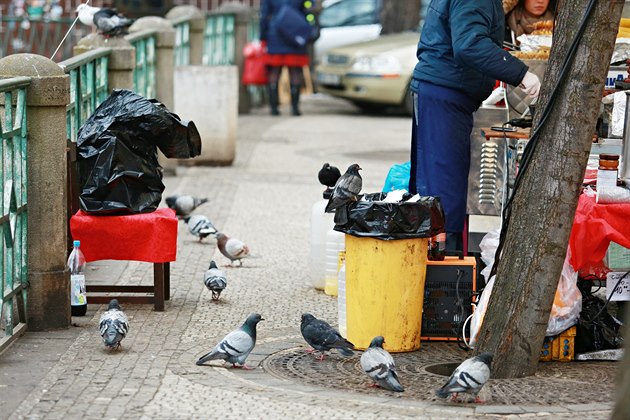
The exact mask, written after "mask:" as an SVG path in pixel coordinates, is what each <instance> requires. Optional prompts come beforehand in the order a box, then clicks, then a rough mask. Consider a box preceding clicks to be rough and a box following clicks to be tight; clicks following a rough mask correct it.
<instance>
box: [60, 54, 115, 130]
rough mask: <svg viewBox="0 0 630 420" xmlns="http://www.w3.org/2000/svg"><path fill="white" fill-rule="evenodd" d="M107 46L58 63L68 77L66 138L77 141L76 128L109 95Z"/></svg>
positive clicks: (77, 128)
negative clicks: (68, 100) (68, 95)
mask: <svg viewBox="0 0 630 420" xmlns="http://www.w3.org/2000/svg"><path fill="white" fill-rule="evenodd" d="M110 53H111V48H97V49H94V50H92V51H88V52H85V53H83V54H79V55H77V56H76V57H73V58H70V59H68V60H65V61H63V62H61V63H59V65H60V66H61V67H62V68H63V69H64V71H65V72H66V73H67V74H68V75H69V76H70V103H69V104H68V106H67V107H66V130H67V133H68V138H69V139H70V140H72V141H73V142H74V141H76V140H77V133H78V132H79V128H80V127H81V125H82V124H83V123H84V122H85V120H87V119H88V117H89V116H90V115H92V113H93V112H94V110H95V109H96V107H98V106H99V105H100V104H101V103H102V102H103V101H104V100H105V98H107V96H108V95H109V91H108V88H107V80H108V79H107V63H108V61H109V54H110Z"/></svg>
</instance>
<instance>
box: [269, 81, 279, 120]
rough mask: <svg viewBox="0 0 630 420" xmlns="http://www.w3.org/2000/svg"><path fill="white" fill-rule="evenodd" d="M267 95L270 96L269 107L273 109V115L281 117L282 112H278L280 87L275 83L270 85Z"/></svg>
mask: <svg viewBox="0 0 630 420" xmlns="http://www.w3.org/2000/svg"><path fill="white" fill-rule="evenodd" d="M267 93H268V94H269V106H270V107H271V115H280V111H278V104H279V100H278V85H277V84H275V83H274V84H268V85H267Z"/></svg>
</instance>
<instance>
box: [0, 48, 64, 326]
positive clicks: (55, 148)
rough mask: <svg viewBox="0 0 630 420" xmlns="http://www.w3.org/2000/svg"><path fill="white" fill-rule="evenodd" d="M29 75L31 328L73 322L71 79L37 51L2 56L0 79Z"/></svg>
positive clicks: (29, 309) (29, 310)
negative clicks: (68, 181) (68, 126)
mask: <svg viewBox="0 0 630 420" xmlns="http://www.w3.org/2000/svg"><path fill="white" fill-rule="evenodd" d="M11 76H27V77H30V78H32V82H31V84H30V85H29V87H28V88H27V91H26V106H27V115H28V119H27V127H28V143H27V148H28V157H27V162H26V164H27V176H28V180H29V182H28V191H27V201H28V221H27V223H28V226H29V228H28V235H27V238H28V239H27V243H28V248H27V270H28V281H29V291H28V315H27V316H28V328H29V330H34V331H41V330H48V329H55V328H65V327H68V326H70V322H71V317H70V277H69V275H68V272H67V269H66V258H67V255H66V249H67V232H68V221H67V218H66V211H67V210H66V205H67V199H66V195H67V190H66V177H67V175H66V137H67V135H66V106H67V105H68V104H69V103H70V80H69V78H68V76H67V75H66V74H65V72H64V71H63V70H62V68H61V67H59V65H57V64H56V63H55V62H53V61H52V60H50V59H48V58H46V57H43V56H40V55H35V54H14V55H11V56H8V57H5V58H3V59H2V60H0V77H11Z"/></svg>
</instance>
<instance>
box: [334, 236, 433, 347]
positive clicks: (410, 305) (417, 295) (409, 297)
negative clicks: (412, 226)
mask: <svg viewBox="0 0 630 420" xmlns="http://www.w3.org/2000/svg"><path fill="white" fill-rule="evenodd" d="M427 243H428V240H427V239H426V238H414V239H397V240H388V241H384V240H380V239H375V238H368V237H356V236H353V235H346V313H347V315H346V316H347V330H348V337H347V338H348V340H350V342H352V343H353V344H354V345H355V346H356V347H357V348H358V349H362V350H363V349H366V348H368V347H369V346H370V341H372V338H374V337H375V336H377V335H382V336H383V337H385V348H386V349H387V350H388V351H391V352H404V351H413V350H418V349H419V348H420V327H421V325H422V303H423V300H424V281H425V277H426V266H427V265H426V262H427Z"/></svg>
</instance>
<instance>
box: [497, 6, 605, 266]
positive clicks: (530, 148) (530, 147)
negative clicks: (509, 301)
mask: <svg viewBox="0 0 630 420" xmlns="http://www.w3.org/2000/svg"><path fill="white" fill-rule="evenodd" d="M596 2H597V0H590V2H589V4H588V6H587V8H586V12H585V13H584V16H583V17H582V21H581V22H580V26H579V28H578V31H577V33H576V34H575V37H574V38H573V41H572V42H571V46H570V47H569V50H568V52H567V54H566V55H565V57H564V62H563V63H562V68H561V70H560V74H559V76H558V80H559V81H562V80H565V78H566V75H567V73H568V71H569V69H570V65H571V63H572V62H573V58H574V56H575V53H576V51H577V48H578V45H579V42H580V40H581V39H582V36H583V35H584V31H585V30H586V24H587V23H588V21H589V19H590V17H591V14H592V12H593V10H594V8H595V3H596ZM561 84H562V83H561V82H559V83H555V84H554V87H553V90H552V91H551V94H550V95H549V100H548V101H547V103H546V104H545V108H544V109H543V110H542V113H541V115H540V119H539V120H538V124H537V125H536V127H534V128H533V132H532V134H531V136H530V138H529V141H528V142H527V145H526V146H525V150H524V151H523V156H522V158H521V164H520V166H519V171H518V174H517V175H516V180H515V181H514V188H513V190H512V194H511V195H510V197H509V198H508V200H507V204H506V205H505V206H504V209H505V212H504V214H503V223H502V226H501V234H500V236H499V245H498V247H497V251H496V254H495V258H494V264H493V265H492V269H491V271H490V275H489V278H491V277H492V276H493V275H495V274H496V272H497V267H498V266H499V261H500V259H501V250H502V249H503V244H504V243H505V237H506V234H507V229H508V226H509V224H510V218H511V214H512V211H511V208H512V202H513V199H514V197H515V196H516V192H517V190H518V189H519V187H520V184H521V180H522V179H523V176H524V174H525V173H526V172H527V169H528V168H529V164H530V162H531V159H532V156H533V154H534V150H535V149H536V145H537V143H538V138H539V136H540V131H541V129H542V127H543V126H544V125H545V123H546V122H547V120H548V118H549V116H550V115H551V110H552V108H553V106H554V103H555V101H556V100H557V99H558V98H557V97H558V92H559V89H560V85H561Z"/></svg>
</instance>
